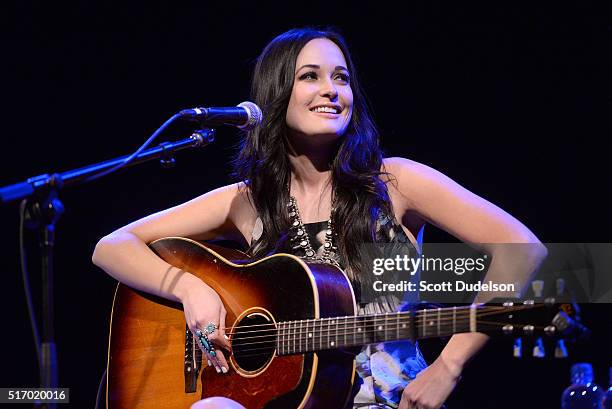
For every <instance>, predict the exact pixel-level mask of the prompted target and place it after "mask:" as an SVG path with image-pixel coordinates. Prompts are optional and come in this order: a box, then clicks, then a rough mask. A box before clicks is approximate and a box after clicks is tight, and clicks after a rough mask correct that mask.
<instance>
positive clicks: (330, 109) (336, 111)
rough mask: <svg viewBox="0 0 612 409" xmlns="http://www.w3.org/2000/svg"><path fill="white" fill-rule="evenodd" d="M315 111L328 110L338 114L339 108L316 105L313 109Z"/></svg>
mask: <svg viewBox="0 0 612 409" xmlns="http://www.w3.org/2000/svg"><path fill="white" fill-rule="evenodd" d="M313 111H314V112H328V113H330V114H337V113H338V110H337V109H336V108H332V107H316V108H314V109H313Z"/></svg>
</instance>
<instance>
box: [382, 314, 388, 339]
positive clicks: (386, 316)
mask: <svg viewBox="0 0 612 409" xmlns="http://www.w3.org/2000/svg"><path fill="white" fill-rule="evenodd" d="M388 329H389V313H387V312H386V313H385V330H384V333H383V336H384V341H386V340H387V339H389V338H388V335H387V330H388Z"/></svg>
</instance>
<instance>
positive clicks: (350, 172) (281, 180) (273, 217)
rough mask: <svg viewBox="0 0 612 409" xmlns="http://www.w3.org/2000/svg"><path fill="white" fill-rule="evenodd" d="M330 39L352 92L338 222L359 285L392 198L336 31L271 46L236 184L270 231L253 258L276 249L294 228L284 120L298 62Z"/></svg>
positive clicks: (262, 62) (301, 32)
mask: <svg viewBox="0 0 612 409" xmlns="http://www.w3.org/2000/svg"><path fill="white" fill-rule="evenodd" d="M316 38H326V39H329V40H331V41H333V42H334V43H335V44H336V45H337V46H338V47H339V48H340V50H341V51H342V53H343V54H344V58H345V60H346V62H347V64H348V67H347V68H348V70H349V74H350V78H351V88H352V91H353V112H352V117H351V120H350V123H349V125H348V127H347V130H346V132H345V134H344V135H343V136H342V137H341V138H340V139H339V141H338V148H337V152H336V154H335V156H334V158H333V161H332V163H331V164H330V167H331V171H332V187H333V195H334V196H333V197H334V200H335V209H336V210H335V212H334V218H333V220H332V222H333V225H334V228H335V229H336V231H337V233H338V250H339V255H340V262H341V264H343V265H344V266H345V267H349V268H348V269H347V273H348V274H349V277H350V278H351V279H352V280H354V281H357V282H359V281H361V280H360V277H359V276H360V274H359V273H360V271H361V266H360V265H359V258H360V257H359V253H360V251H359V244H360V243H364V242H373V241H375V237H376V236H375V235H376V231H375V230H376V220H377V219H378V217H379V215H380V214H381V212H384V213H385V214H391V211H392V210H391V205H390V201H389V193H388V191H387V186H386V184H385V182H383V181H382V180H381V179H380V176H381V175H382V174H385V175H386V172H381V165H382V158H383V156H382V151H381V149H380V146H379V135H378V131H377V129H376V126H375V124H374V122H373V120H372V118H371V116H370V114H369V112H368V107H367V102H366V100H365V96H364V93H363V90H362V89H361V86H360V84H359V80H358V76H357V72H356V70H355V66H354V64H353V62H352V60H351V56H350V54H349V52H348V48H347V46H346V43H345V41H344V39H343V38H342V36H341V35H340V34H339V33H337V32H336V31H333V30H317V29H313V28H300V29H293V30H290V31H287V32H285V33H283V34H281V35H279V36H278V37H276V38H275V39H274V40H272V41H271V42H270V43H269V44H268V45H267V46H266V48H265V49H264V50H263V52H262V53H261V55H260V56H259V58H258V59H257V63H256V66H255V71H254V73H253V80H252V84H251V98H252V100H253V101H254V102H255V103H256V104H257V105H259V106H260V107H261V109H262V111H263V117H264V121H263V123H262V124H261V126H259V127H257V128H256V129H254V130H252V131H250V132H248V133H247V134H246V136H245V138H244V139H243V141H242V143H241V148H240V151H239V153H238V155H237V156H236V158H235V159H234V162H233V164H234V176H235V177H237V178H238V180H240V181H245V183H246V185H247V186H248V188H249V189H250V197H251V199H252V201H253V205H254V207H255V209H256V210H257V212H258V215H259V217H260V218H261V220H262V222H263V226H264V231H263V233H262V236H261V238H260V240H259V241H258V244H257V246H255V247H254V248H253V247H252V248H251V249H250V252H251V254H252V255H253V256H256V257H257V256H263V255H265V254H267V253H269V252H271V251H274V250H275V249H277V244H278V242H279V239H281V237H283V236H284V235H286V233H287V231H288V228H289V223H290V222H289V215H288V212H287V207H286V204H287V203H288V201H289V192H288V191H287V186H288V183H289V180H290V174H291V170H290V165H289V160H288V157H287V152H288V144H287V139H286V135H287V124H286V121H285V116H286V112H287V106H288V104H289V99H290V97H291V92H292V89H293V81H294V76H295V63H296V59H297V57H298V54H299V53H300V51H301V50H302V48H303V47H304V46H305V45H306V43H308V42H309V41H311V40H313V39H316Z"/></svg>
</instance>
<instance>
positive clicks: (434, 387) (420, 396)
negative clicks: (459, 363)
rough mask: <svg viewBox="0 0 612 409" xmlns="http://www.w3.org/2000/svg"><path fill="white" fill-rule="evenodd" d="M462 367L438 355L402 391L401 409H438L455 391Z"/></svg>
mask: <svg viewBox="0 0 612 409" xmlns="http://www.w3.org/2000/svg"><path fill="white" fill-rule="evenodd" d="M460 373H461V369H460V368H458V367H453V366H452V365H450V364H449V363H447V362H445V361H444V359H443V358H442V357H438V359H436V360H435V361H434V362H433V363H432V364H431V365H430V366H429V367H427V368H426V369H424V370H423V371H421V372H420V373H419V374H418V375H417V377H416V378H415V379H414V380H413V381H412V382H410V383H409V384H408V386H407V387H406V388H405V389H404V392H403V393H402V400H401V402H400V405H399V409H438V408H440V407H441V406H442V405H443V404H444V402H445V401H446V398H448V395H450V393H451V392H452V391H453V389H454V388H455V385H456V384H457V381H458V380H459V377H460Z"/></svg>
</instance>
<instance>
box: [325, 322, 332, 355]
mask: <svg viewBox="0 0 612 409" xmlns="http://www.w3.org/2000/svg"><path fill="white" fill-rule="evenodd" d="M330 322H331V320H330V319H329V318H327V343H326V344H325V349H327V346H328V345H329V332H330V329H329V328H330V327H329V326H330Z"/></svg>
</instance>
